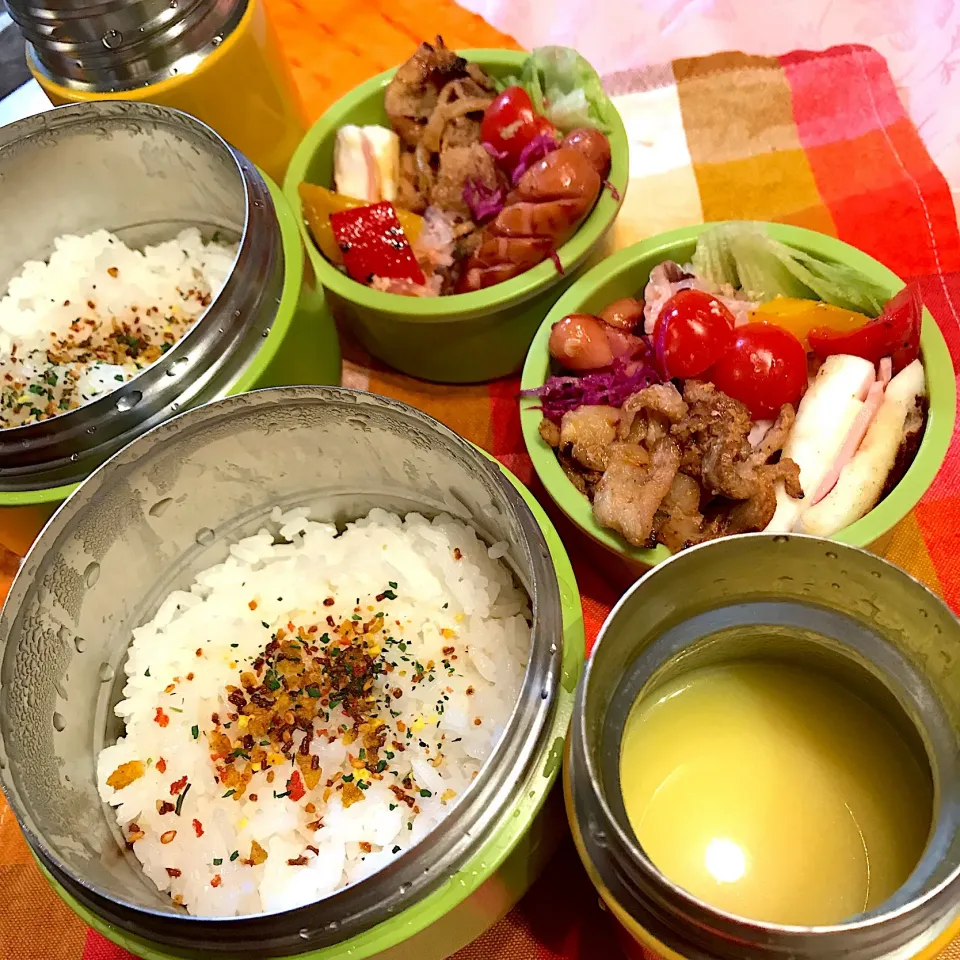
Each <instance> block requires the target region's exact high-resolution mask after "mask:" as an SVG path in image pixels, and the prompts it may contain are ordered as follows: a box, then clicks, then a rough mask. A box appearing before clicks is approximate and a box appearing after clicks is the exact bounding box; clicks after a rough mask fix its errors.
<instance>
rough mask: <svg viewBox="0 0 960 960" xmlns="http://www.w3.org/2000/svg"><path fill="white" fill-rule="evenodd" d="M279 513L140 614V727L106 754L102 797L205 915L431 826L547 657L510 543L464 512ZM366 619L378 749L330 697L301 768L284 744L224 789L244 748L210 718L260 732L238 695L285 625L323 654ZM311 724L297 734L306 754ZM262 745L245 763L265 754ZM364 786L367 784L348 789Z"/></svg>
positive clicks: (335, 879) (158, 873) (358, 864)
mask: <svg viewBox="0 0 960 960" xmlns="http://www.w3.org/2000/svg"><path fill="white" fill-rule="evenodd" d="M271 521H272V527H273V531H275V532H276V533H277V534H278V536H275V533H274V532H271V531H270V530H266V529H264V530H262V531H261V532H260V533H258V534H257V535H256V536H253V537H249V538H247V539H245V540H242V541H240V542H239V543H236V544H235V545H233V546H232V547H231V548H230V557H229V559H228V560H227V561H226V562H225V563H223V564H220V565H218V566H215V567H211V568H210V569H208V570H205V571H204V572H202V573H200V574H199V575H198V576H197V579H196V582H195V583H194V584H193V585H192V586H191V587H190V589H189V591H176V592H174V593H172V594H170V596H168V597H167V598H166V599H165V600H164V602H163V603H162V604H161V605H160V608H159V610H158V611H157V614H156V616H155V617H154V619H153V620H152V621H151V622H150V623H147V624H145V625H144V626H142V627H139V628H137V629H136V630H135V631H134V638H133V643H132V644H131V646H130V650H129V658H128V660H127V664H126V672H127V676H128V681H127V684H126V686H125V687H124V691H123V696H124V699H123V700H122V701H121V702H120V703H119V704H118V705H117V708H116V712H117V715H118V716H119V717H121V718H122V719H123V720H124V721H125V723H126V732H125V736H123V737H122V738H121V739H120V740H119V741H118V742H117V743H116V744H115V745H113V746H109V747H107V748H105V749H104V750H103V751H102V753H101V754H100V757H99V762H98V783H99V789H100V793H101V797H102V798H103V800H104V801H106V802H108V803H110V804H112V805H113V806H115V807H116V811H115V812H116V816H117V820H118V823H119V824H120V826H121V828H122V832H123V834H124V836H125V837H126V838H127V840H128V842H130V841H132V848H133V851H134V853H135V854H136V856H137V857H138V858H139V860H140V861H141V863H142V864H143V869H144V872H145V873H146V875H147V876H148V877H149V878H150V879H151V880H152V881H153V882H154V883H155V884H156V885H157V887H159V888H160V889H161V890H164V891H167V892H169V893H170V895H171V896H173V898H174V900H175V901H176V902H178V903H183V904H185V905H186V906H187V908H188V909H189V911H190V912H191V913H194V914H199V915H204V916H232V915H237V914H252V913H259V912H263V911H266V912H273V911H278V910H284V909H290V908H293V907H297V906H300V905H303V904H306V903H310V902H313V901H315V900H317V899H319V898H321V897H323V896H325V895H328V894H330V893H332V892H333V891H335V890H337V889H338V888H340V887H343V886H346V885H347V884H350V883H353V882H355V881H358V880H361V879H362V878H364V877H366V876H368V875H370V874H372V873H374V872H375V871H376V870H379V869H380V868H382V867H383V866H384V865H385V864H387V863H388V862H389V861H390V860H392V859H393V858H394V857H396V856H398V855H400V854H401V853H402V852H403V851H405V850H407V849H408V848H409V847H411V846H413V845H414V844H415V843H417V842H418V841H419V840H420V839H422V838H423V837H424V836H425V835H426V834H427V833H428V832H429V831H430V830H431V829H432V828H433V827H434V826H435V825H436V824H437V823H438V822H439V821H440V820H441V819H443V817H445V816H446V815H447V814H448V813H449V811H450V809H451V807H452V805H453V803H454V802H455V800H456V798H457V797H459V796H460V794H461V793H462V792H463V791H464V790H465V789H466V788H467V786H468V785H469V784H470V782H471V780H472V779H473V778H474V777H475V776H476V775H477V773H478V772H479V770H480V768H481V767H482V766H483V763H484V761H485V760H486V759H487V757H488V756H489V755H490V753H491V750H492V748H493V746H494V745H495V743H496V741H497V739H498V737H499V735H500V734H501V732H502V731H503V728H504V726H505V724H506V721H507V719H508V718H509V715H510V713H511V711H512V709H513V707H514V705H515V704H516V701H517V698H518V695H519V690H520V687H521V683H522V680H523V676H524V670H525V665H526V662H527V657H528V647H529V643H530V627H529V624H528V620H527V618H528V616H529V609H528V602H527V598H526V595H525V594H524V593H523V592H522V591H521V590H519V589H518V588H517V586H516V585H515V584H514V581H513V579H512V577H511V574H510V572H509V570H508V568H507V567H506V566H505V565H504V564H503V562H502V561H501V560H500V559H499V557H501V556H502V555H503V550H504V545H503V544H494V545H493V546H492V547H489V548H488V547H487V545H486V544H484V543H483V542H482V541H481V540H480V539H479V538H478V537H477V535H476V533H475V532H474V531H473V530H472V529H471V528H470V527H468V526H465V525H463V524H462V523H460V522H458V521H455V520H452V519H451V518H449V517H439V518H437V519H435V520H434V521H432V522H430V521H427V520H426V519H424V518H423V517H422V516H420V515H418V514H410V515H408V516H407V517H406V518H404V519H401V518H400V517H398V516H395V515H393V514H389V513H386V512H384V511H383V510H374V511H372V512H371V513H370V515H369V516H368V517H366V518H364V519H361V520H358V521H356V522H355V523H351V524H349V525H348V526H347V527H346V529H345V531H344V532H342V533H340V534H339V535H338V532H337V529H336V528H335V526H333V525H332V524H327V523H317V522H314V521H311V520H310V519H309V518H308V512H307V511H306V510H302V509H300V510H294V511H291V512H289V513H286V514H281V513H280V510H279V509H275V510H274V511H273V514H272V515H271ZM324 601H326V603H324ZM380 613H382V614H383V619H382V620H378V619H377V617H376V614H380ZM328 617H329V618H331V619H328ZM331 621H332V622H333V623H334V624H336V625H337V629H339V630H340V631H341V632H340V634H338V633H337V632H336V630H335V628H333V627H331V626H330V624H331ZM360 623H372V624H373V625H374V626H373V628H372V630H371V633H369V634H367V635H366V640H365V641H363V642H365V643H366V644H368V646H367V647H366V648H364V649H367V650H368V652H369V654H370V656H371V657H373V658H374V659H375V660H376V662H377V663H378V665H379V666H378V669H384V670H389V671H390V672H388V673H382V674H380V675H379V676H376V677H375V678H374V681H373V689H372V691H371V695H375V696H376V697H377V704H376V707H375V708H373V709H374V714H373V716H372V717H371V722H372V726H371V725H370V724H367V721H364V723H365V724H366V725H364V726H361V727H360V728H359V729H360V730H361V731H363V730H369V729H373V728H375V727H376V720H382V721H384V723H385V726H384V727H382V728H380V729H381V730H382V731H384V732H385V734H386V736H385V738H384V744H383V747H382V748H381V749H380V750H379V752H376V751H374V752H373V754H372V755H367V756H366V757H365V756H364V751H363V749H361V743H362V742H364V741H363V739H362V737H361V738H358V739H356V740H353V738H352V733H351V732H349V731H352V730H354V729H356V727H355V725H354V721H353V719H351V717H349V716H348V715H347V713H346V712H344V710H343V709H342V707H341V706H332V705H331V706H329V707H328V708H324V707H323V706H322V705H323V704H324V703H325V699H324V700H318V699H311V700H310V701H309V702H308V704H312V705H313V706H311V707H310V709H316V708H319V711H320V712H319V714H318V716H317V717H316V719H315V720H313V727H312V730H313V732H314V733H315V736H313V738H312V739H311V740H310V742H309V744H308V749H309V756H303V757H302V758H299V759H298V760H297V761H296V763H297V764H298V766H296V767H295V766H294V764H293V763H291V761H290V759H289V758H288V757H287V756H284V755H283V754H282V753H276V752H274V751H273V749H272V748H271V747H266V748H265V750H261V751H260V754H263V753H267V754H268V757H267V760H266V761H264V766H265V769H261V770H259V771H257V772H254V773H252V777H251V779H249V782H247V783H246V784H245V785H244V788H243V792H242V796H241V795H240V793H241V792H240V791H238V792H236V793H233V794H232V795H230V796H224V794H225V793H227V792H228V791H226V790H225V789H224V786H225V784H224V783H223V782H222V780H223V776H224V773H223V770H224V766H223V764H224V761H223V760H222V759H219V758H218V759H217V760H216V761H215V760H214V759H213V756H214V755H212V754H211V742H210V741H209V740H208V735H209V734H210V733H211V731H215V730H217V729H219V730H220V732H221V733H222V735H223V736H225V737H230V738H232V737H234V735H236V737H237V739H236V740H235V741H233V743H231V744H229V745H230V746H235V745H238V749H244V744H246V747H247V748H250V743H251V741H250V740H246V741H244V740H242V739H240V738H242V737H244V736H245V733H244V729H246V730H249V729H250V727H249V726H247V727H245V728H244V727H243V726H242V720H241V714H238V713H237V706H236V704H235V703H231V702H228V701H227V699H226V697H227V687H228V685H232V687H231V689H236V687H237V686H240V685H241V680H240V679H239V677H240V674H241V672H242V671H244V670H248V671H249V670H251V669H252V667H251V665H254V666H256V661H257V658H258V657H262V656H263V654H264V647H265V644H267V643H268V642H270V641H271V638H274V637H282V636H283V634H278V633H277V631H278V629H281V630H286V631H288V632H287V636H286V639H287V640H288V641H289V640H290V639H291V638H292V637H294V634H296V636H297V638H298V639H297V642H298V643H301V642H302V643H303V644H304V650H305V651H306V652H309V651H310V650H311V649H314V648H315V647H317V646H320V647H323V644H322V643H321V642H320V640H318V639H317V638H319V637H322V636H323V635H328V636H329V635H332V637H333V640H334V641H336V640H337V639H338V636H343V635H348V634H349V633H350V632H351V630H353V629H359V627H358V626H357V625H358V624H360ZM342 624H347V626H342ZM315 625H319V628H318V629H317V630H315V631H314V632H310V628H311V627H313V626H315ZM291 626H292V627H293V628H294V633H289V628H290V627H291ZM381 626H382V628H383V629H382V631H381V630H379V629H378V627H381ZM370 637H373V638H374V639H373V640H371V639H370ZM299 638H307V639H303V640H301V639H299ZM354 642H355V643H356V642H360V641H359V640H358V638H354ZM311 643H312V644H313V646H311ZM371 643H375V645H374V646H373V648H372V649H370V648H369V644H371ZM381 644H382V650H381V652H379V653H378V649H379V648H380V645H381ZM274 646H276V644H274ZM323 648H324V649H328V648H325V647H323ZM269 649H270V648H269V647H268V650H269ZM297 649H299V648H297ZM296 656H299V654H294V657H296ZM269 663H270V661H268V666H269ZM274 665H276V666H280V669H281V670H283V669H285V668H286V667H285V665H278V664H274ZM291 669H294V670H296V669H299V668H298V667H296V666H295V667H292V668H291ZM260 673H261V674H262V673H263V664H262V662H261V664H260ZM277 676H280V679H281V680H282V681H283V682H282V685H281V684H280V683H278V681H277V679H276V677H277ZM266 678H267V681H268V682H269V681H270V680H271V674H270V670H269V669H268V670H267V673H266ZM258 679H259V678H258ZM248 682H249V680H248ZM272 682H273V683H274V684H276V685H277V687H278V688H279V689H278V690H277V694H278V695H279V694H282V693H283V692H284V690H285V689H286V688H287V687H288V685H290V684H291V683H293V684H295V683H296V681H290V680H289V679H288V678H287V677H286V676H282V675H277V674H274V675H273V681H272ZM261 689H264V688H261ZM271 689H272V687H271ZM232 695H233V696H237V694H236V693H234V694H232ZM313 696H314V694H311V697H313ZM241 699H242V697H241ZM297 702H307V701H297ZM387 704H389V706H387ZM245 709H248V710H251V711H252V710H253V708H252V707H248V708H245ZM215 716H216V720H217V721H219V723H220V724H221V726H220V727H218V726H217V723H215V722H214V717H215ZM228 718H229V719H228ZM158 721H159V722H158ZM248 722H249V723H250V724H252V723H254V722H255V721H254V720H249V721H248ZM161 723H163V724H164V725H162V726H161V725H160V724H161ZM227 725H229V729H226V730H225V731H224V730H223V727H225V726H227ZM321 729H323V730H325V731H326V735H323V736H321V735H320V734H319V733H318V732H317V731H320V730H321ZM344 731H348V732H346V733H345V732H344ZM331 734H332V735H331ZM368 735H369V734H365V735H364V736H368ZM304 736H305V734H304V733H303V732H302V731H298V732H295V733H294V734H293V743H292V747H293V750H292V751H291V755H293V754H296V753H297V748H298V745H300V744H301V743H302V741H303V739H304ZM367 742H369V740H368V741H367ZM257 743H258V744H259V743H260V741H257ZM398 745H399V746H398ZM252 749H254V750H256V749H257V748H256V747H254V748H252ZM302 752H303V753H304V754H306V753H307V751H306V750H303V751H302ZM260 754H251V758H250V760H245V759H244V758H243V757H242V756H241V757H238V758H237V759H236V760H232V761H231V762H232V763H234V764H236V766H237V768H239V767H241V766H244V767H245V768H247V767H249V766H250V765H251V760H253V759H254V757H255V756H259V755H260ZM313 756H316V757H317V758H318V759H317V760H313V759H312V757H313ZM302 762H306V766H308V767H311V768H314V767H315V766H317V765H318V766H319V769H320V771H321V772H320V779H319V781H318V782H317V783H316V786H315V787H313V788H312V789H311V788H310V787H309V784H306V785H304V784H303V783H302V781H301V782H299V783H298V782H296V780H295V777H298V776H299V773H295V770H299V769H304V771H305V768H301V767H300V766H299V764H300V763H302ZM124 764H127V765H128V766H127V767H123V768H122V765H124ZM121 768H122V770H125V771H126V772H127V773H128V775H129V774H130V772H131V771H132V772H133V774H136V775H138V776H137V778H136V779H134V780H133V781H132V782H130V783H129V784H128V785H126V786H122V787H120V788H118V789H114V788H113V787H111V786H109V785H108V783H107V780H108V778H110V777H111V775H112V774H115V772H122V771H121ZM371 768H372V769H371ZM228 776H235V773H234V772H233V771H231V772H230V773H229V774H228ZM344 777H346V778H347V781H348V782H350V787H349V788H348V787H347V786H346V785H345V781H344V779H343V778H344ZM124 779H126V778H123V777H122V776H121V778H120V780H119V781H118V780H117V778H116V777H115V778H114V782H115V783H117V782H121V783H122V782H124ZM231 782H232V781H231ZM187 784H188V785H189V786H186V785H187ZM354 784H357V785H359V787H360V788H361V789H360V790H357V789H355V788H354ZM291 786H293V790H292V793H287V791H288V790H290V789H291ZM391 787H392V788H394V789H393V790H391ZM301 790H302V796H300V793H301ZM348 790H352V796H353V797H355V798H357V799H349V798H348V802H347V803H344V802H343V798H345V797H348V792H347V791H348ZM398 792H399V795H400V796H399V797H398ZM403 797H406V799H402V798H403ZM255 798H256V799H255ZM178 802H179V805H180V809H179V811H178V810H177V809H176V808H175V804H177V803H178ZM171 808H174V809H171ZM160 810H164V811H165V812H163V813H161V812H160ZM258 847H259V848H260V849H259V851H258ZM258 853H260V854H261V856H258V855H257V854H258ZM262 853H265V854H266V858H265V859H264V858H263V857H262ZM257 860H262V862H255V861H257Z"/></svg>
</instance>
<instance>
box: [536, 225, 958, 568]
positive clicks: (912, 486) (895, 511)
mask: <svg viewBox="0 0 960 960" xmlns="http://www.w3.org/2000/svg"><path fill="white" fill-rule="evenodd" d="M714 226H716V224H698V225H696V226H692V227H683V228H681V229H679V230H672V231H670V232H669V233H662V234H659V235H658V236H655V237H651V238H650V239H648V240H644V241H643V242H641V243H637V244H634V245H633V246H631V247H628V248H627V249H625V250H621V251H620V252H619V253H616V254H614V255H613V256H612V257H609V258H608V259H607V260H604V262H603V263H601V264H600V265H599V266H596V267H594V268H593V269H591V270H590V271H589V272H588V273H586V274H585V275H584V276H583V277H582V278H581V279H580V280H578V281H577V282H576V283H575V284H574V285H573V286H572V287H571V288H570V289H569V290H568V291H567V292H566V293H565V294H564V296H563V297H561V298H560V300H558V301H557V304H556V306H554V308H553V309H552V310H551V311H550V313H549V314H548V316H547V317H546V319H545V320H544V321H543V323H542V324H541V326H540V329H539V330H538V331H537V334H536V336H535V337H534V340H533V343H532V344H531V346H530V351H529V353H528V354H527V360H526V363H525V364H524V368H523V376H522V381H521V387H522V389H524V390H530V389H535V388H536V387H540V386H542V385H543V383H544V382H545V381H546V379H547V377H548V376H550V372H551V371H550V353H549V349H548V340H549V337H550V328H551V327H552V326H553V324H554V323H556V322H557V321H558V320H561V319H562V318H563V317H565V316H567V314H570V313H597V312H598V311H600V310H601V309H602V308H603V307H605V306H606V305H607V304H609V303H611V302H612V301H614V300H617V299H619V298H620V297H627V296H635V295H636V294H637V293H638V292H640V293H641V294H642V291H643V288H644V285H645V284H646V282H647V280H648V278H649V275H650V271H651V270H652V269H653V267H654V266H656V265H657V264H658V263H661V262H662V261H664V260H674V261H676V262H677V263H680V264H683V263H689V262H690V258H691V256H692V255H693V251H694V248H695V247H696V242H697V237H698V236H699V235H700V234H701V233H702V232H703V231H704V230H707V229H709V228H711V227H714ZM764 226H765V227H766V228H767V229H768V230H769V231H770V234H771V236H773V237H775V238H776V239H777V240H781V241H783V242H784V243H787V244H790V245H791V246H793V247H796V248H797V249H800V250H805V251H807V252H809V253H812V254H816V255H817V256H821V257H825V258H827V259H829V260H833V261H835V262H837V263H843V264H846V265H847V266H850V267H853V268H855V269H857V270H859V271H860V272H861V273H863V274H864V275H865V276H867V277H869V278H870V279H871V280H873V281H875V282H876V283H879V284H881V285H882V286H884V287H886V288H887V291H888V293H889V295H890V296H893V295H894V294H895V293H896V292H897V291H898V290H899V289H900V288H901V287H903V280H901V279H900V278H899V277H898V276H897V275H896V274H895V273H893V271H891V270H888V269H887V268H886V267H885V266H883V264H881V263H879V262H877V261H876V260H874V259H873V257H870V256H868V255H867V254H865V253H863V252H862V251H860V250H857V249H856V248H855V247H851V246H850V245H849V244H846V243H843V242H842V241H840V240H836V239H834V238H833V237H828V236H825V235H824V234H821V233H816V232H815V231H813V230H806V229H803V228H801V227H792V226H786V225H783V224H774V223H770V224H764ZM920 350H921V359H922V360H923V365H924V370H925V373H926V379H927V391H928V396H929V399H930V409H929V414H928V418H927V425H926V430H925V432H924V435H923V440H922V442H921V444H920V448H919V450H918V451H917V455H916V457H915V458H914V461H913V463H912V464H911V465H910V468H909V469H908V470H907V472H906V475H905V476H904V477H903V479H902V480H901V481H900V483H898V484H897V486H896V487H895V488H894V490H893V491H892V492H891V493H890V495H889V496H887V497H885V498H884V499H883V500H882V501H881V502H880V503H879V504H877V506H876V507H874V509H873V510H871V511H870V512H869V513H868V514H867V515H866V516H865V517H863V518H861V519H860V520H858V521H857V522H856V523H853V524H851V525H850V526H849V527H846V528H845V529H843V530H841V531H839V532H838V533H836V534H835V535H834V537H833V539H835V540H839V541H840V542H842V543H849V544H853V545H854V546H858V547H868V548H871V549H873V550H875V551H880V550H882V549H884V548H885V546H886V545H887V543H888V542H889V539H890V537H891V536H892V533H893V529H894V527H895V526H896V525H897V524H898V523H899V522H900V521H901V520H902V519H903V518H904V517H906V516H907V514H908V513H909V512H910V511H911V510H912V509H913V508H914V507H915V506H916V505H917V503H918V502H919V500H920V498H921V497H922V496H923V495H924V493H926V491H927V489H928V488H929V487H930V484H931V483H933V478H934V477H935V476H936V474H937V471H938V470H939V469H940V466H941V465H942V464H943V460H944V457H945V456H946V453H947V448H948V446H949V444H950V437H951V435H952V433H953V425H954V420H955V417H956V399H957V398H956V382H955V379H954V371H953V362H952V361H951V359H950V352H949V350H948V349H947V344H946V341H945V340H944V338H943V334H942V333H941V332H940V329H939V327H938V326H937V324H936V321H935V320H934V319H933V317H932V316H931V315H930V312H929V311H928V310H924V312H923V327H922V329H921V335H920ZM520 405H521V406H520V421H521V426H522V429H523V439H524V443H525V444H526V448H527V452H528V453H529V454H530V458H531V460H532V461H533V466H534V469H535V470H536V472H537V476H538V477H539V478H540V480H541V482H542V483H543V485H544V487H546V489H547V492H548V493H549V494H550V496H551V497H552V498H553V500H554V501H555V502H556V504H557V505H558V506H559V507H560V509H561V510H562V511H563V512H564V513H565V514H566V515H567V516H568V517H569V518H570V519H571V520H572V521H573V522H574V523H575V524H576V525H577V526H578V527H579V528H580V529H581V530H583V531H584V532H585V533H586V534H587V535H588V536H590V537H591V538H592V539H593V540H595V541H596V542H598V543H599V544H601V545H602V546H604V547H606V548H607V549H608V550H610V551H612V552H613V553H614V554H617V555H618V556H620V557H622V558H625V559H626V560H627V561H628V562H630V563H632V564H635V565H639V566H640V567H652V566H654V565H656V564H658V563H661V562H662V561H664V560H666V559H667V558H668V557H669V556H670V551H669V550H668V549H667V548H666V547H664V546H662V545H661V546H657V547H656V548H654V549H652V550H646V549H641V548H639V547H634V546H632V545H631V544H629V543H627V541H626V540H624V539H623V538H622V537H621V536H620V535H619V534H617V533H614V532H613V531H612V530H607V529H605V528H604V527H601V526H600V525H599V524H598V523H597V521H596V520H595V519H594V516H593V508H592V507H591V505H590V503H589V501H588V500H587V498H586V497H584V496H583V495H582V494H581V493H580V492H579V491H578V490H577V489H576V488H575V487H574V486H573V484H572V483H571V482H570V481H569V480H568V479H567V477H566V476H565V474H564V472H563V470H562V468H561V467H560V464H559V463H558V461H557V458H556V456H555V455H554V453H553V450H552V449H551V448H550V447H549V446H548V444H547V443H546V442H545V441H544V440H543V438H542V437H541V436H540V433H539V430H538V426H539V423H540V419H541V414H540V411H539V410H538V409H537V406H538V401H537V400H536V399H535V398H522V399H521V401H520Z"/></svg>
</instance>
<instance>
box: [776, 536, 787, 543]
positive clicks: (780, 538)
mask: <svg viewBox="0 0 960 960" xmlns="http://www.w3.org/2000/svg"><path fill="white" fill-rule="evenodd" d="M789 539H790V538H789V537H785V536H783V535H782V534H778V535H777V536H775V537H774V538H773V542H774V543H787V541H789Z"/></svg>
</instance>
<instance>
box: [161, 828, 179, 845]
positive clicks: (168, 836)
mask: <svg viewBox="0 0 960 960" xmlns="http://www.w3.org/2000/svg"><path fill="white" fill-rule="evenodd" d="M176 836H177V831H176V830H168V831H167V832H166V833H161V834H160V842H161V843H173V841H174V840H175V839H176Z"/></svg>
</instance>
